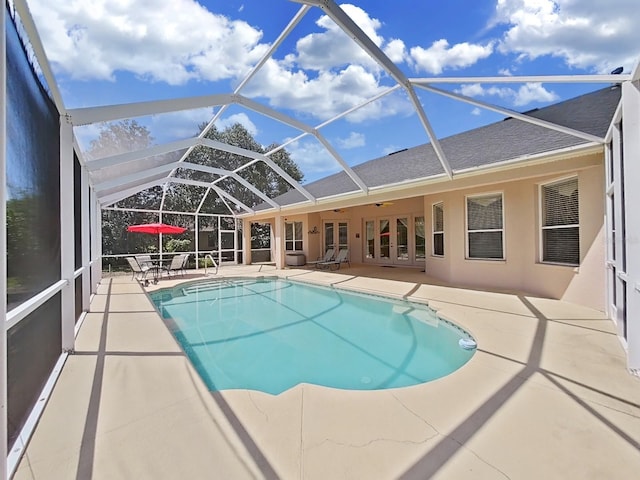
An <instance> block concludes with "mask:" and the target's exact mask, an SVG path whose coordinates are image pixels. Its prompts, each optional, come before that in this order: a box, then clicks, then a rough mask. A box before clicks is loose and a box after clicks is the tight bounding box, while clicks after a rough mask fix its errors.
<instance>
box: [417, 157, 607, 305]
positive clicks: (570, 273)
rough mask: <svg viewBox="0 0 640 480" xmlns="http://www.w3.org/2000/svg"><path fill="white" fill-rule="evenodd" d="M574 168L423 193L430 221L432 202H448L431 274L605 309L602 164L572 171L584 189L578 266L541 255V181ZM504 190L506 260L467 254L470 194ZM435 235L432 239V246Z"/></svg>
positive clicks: (430, 262) (428, 265) (464, 283)
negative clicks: (546, 259) (442, 238)
mask: <svg viewBox="0 0 640 480" xmlns="http://www.w3.org/2000/svg"><path fill="white" fill-rule="evenodd" d="M571 174H572V173H570V172H563V173H562V174H553V175H547V176H542V177H538V178H533V179H527V180H521V181H513V182H505V183H498V184H492V185H486V186H482V187H475V188H467V189H462V190H457V191H453V192H445V193H440V194H435V195H426V196H425V197H424V204H425V213H426V217H427V218H428V221H427V225H428V226H429V227H430V225H431V206H432V204H433V203H436V202H444V218H445V256H444V258H436V257H433V256H431V255H428V256H427V262H426V272H427V274H428V275H430V276H433V277H436V278H441V279H443V280H446V281H448V282H452V283H455V284H457V285H460V286H466V287H479V288H481V287H484V288H486V287H490V288H497V289H505V290H515V291H522V292H527V293H530V294H534V295H541V296H545V297H552V298H557V299H563V300H567V301H571V302H575V303H579V304H582V305H587V306H590V307H593V308H597V309H599V310H604V305H605V299H604V293H605V275H604V273H605V270H604V234H603V224H604V202H603V198H604V191H603V189H604V183H603V174H602V168H601V166H596V167H590V168H586V169H583V170H579V171H576V172H573V174H577V176H578V185H579V191H580V257H581V265H580V266H579V267H571V266H561V265H549V264H543V263H541V262H540V261H539V243H540V240H539V238H540V232H539V225H540V220H539V199H538V196H539V185H540V184H541V183H547V182H550V181H554V180H557V179H559V178H564V177H566V176H568V175H571ZM497 192H502V194H503V202H504V203H503V210H504V229H505V245H504V254H505V260H495V261H494V260H469V259H466V258H465V257H466V243H465V242H466V230H465V197H466V196H467V195H475V194H482V193H497ZM430 243H431V242H430V239H428V244H429V252H430Z"/></svg>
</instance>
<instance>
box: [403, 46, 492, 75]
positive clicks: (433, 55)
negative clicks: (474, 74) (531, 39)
mask: <svg viewBox="0 0 640 480" xmlns="http://www.w3.org/2000/svg"><path fill="white" fill-rule="evenodd" d="M409 53H410V55H411V59H412V60H413V61H414V63H415V66H416V68H417V70H418V71H425V72H428V73H430V74H432V75H439V74H441V73H442V72H443V71H444V70H445V69H460V68H466V67H469V66H471V65H473V64H475V63H476V62H478V60H481V59H483V58H487V57H488V56H489V55H491V54H492V53H493V43H488V44H487V45H476V44H471V43H467V42H464V43H458V44H456V45H453V46H452V47H450V46H449V42H448V41H447V40H445V39H440V40H437V41H435V42H433V44H432V45H431V46H430V47H429V48H426V49H425V48H422V47H420V46H418V47H412V48H411V49H410V50H409Z"/></svg>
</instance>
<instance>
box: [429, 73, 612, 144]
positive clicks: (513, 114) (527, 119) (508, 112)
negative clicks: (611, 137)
mask: <svg viewBox="0 0 640 480" xmlns="http://www.w3.org/2000/svg"><path fill="white" fill-rule="evenodd" d="M417 87H418V88H422V89H423V90H427V91H429V92H433V93H437V94H438V95H442V96H445V97H449V98H453V99H454V100H459V101H461V102H465V103H469V104H471V105H475V106H477V107H480V108H485V109H487V110H492V111H494V112H497V113H501V114H503V115H506V116H508V117H513V118H517V119H518V120H522V121H523V122H527V123H532V124H534V125H538V126H539V127H544V128H548V129H550V130H555V131H557V132H562V133H566V134H567V135H572V136H574V137H578V138H583V139H585V140H588V141H590V142H595V143H604V140H605V139H604V138H601V137H598V136H596V135H591V134H589V133H585V132H581V131H580V130H575V129H573V128H569V127H565V126H562V125H558V124H557V123H552V122H547V121H545V120H541V119H539V118H535V117H531V116H529V115H524V114H522V113H518V112H514V111H513V110H509V109H507V108H502V107H498V106H496V105H492V104H490V103H486V102H482V101H480V100H475V99H473V98H470V97H465V96H464V95H460V94H457V93H453V92H449V91H447V90H441V89H439V88H434V87H430V86H428V85H417Z"/></svg>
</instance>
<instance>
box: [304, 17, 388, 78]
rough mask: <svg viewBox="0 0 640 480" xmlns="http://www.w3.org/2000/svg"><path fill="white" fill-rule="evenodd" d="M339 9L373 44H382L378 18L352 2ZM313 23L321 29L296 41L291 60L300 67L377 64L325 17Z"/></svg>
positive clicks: (317, 68) (324, 68)
mask: <svg viewBox="0 0 640 480" xmlns="http://www.w3.org/2000/svg"><path fill="white" fill-rule="evenodd" d="M341 8H342V9H343V10H344V11H345V13H346V14H347V15H349V16H350V17H351V19H352V20H353V21H354V22H355V23H356V24H357V25H358V26H359V27H360V28H361V29H362V31H363V32H364V33H365V34H366V35H367V36H368V37H369V38H370V39H371V40H372V41H373V42H374V43H375V44H376V45H378V46H381V45H382V43H383V41H384V39H383V38H382V37H380V36H379V35H378V34H377V30H378V29H379V28H380V26H381V24H380V21H379V20H377V19H375V18H371V17H370V16H369V14H367V13H366V12H365V11H364V10H362V9H361V8H360V7H356V6H354V5H349V4H345V5H341ZM316 24H317V25H318V26H319V27H321V28H322V29H324V31H322V32H317V33H310V34H309V35H306V36H304V37H302V38H300V39H299V40H298V42H297V43H296V50H297V55H296V56H295V61H296V63H297V64H298V65H299V66H300V67H301V68H303V69H311V70H329V69H332V68H336V67H341V66H344V65H350V64H357V65H365V66H367V67H368V68H371V69H377V68H378V66H377V63H376V62H375V61H374V60H372V59H371V57H369V55H367V54H366V53H365V52H364V51H363V50H362V49H361V48H360V47H359V46H358V45H357V44H356V42H355V41H353V40H352V39H351V38H349V37H348V36H347V35H346V34H345V33H344V32H343V31H342V29H340V27H338V26H337V25H336V24H335V23H334V22H333V20H331V19H330V18H329V17H328V16H326V15H323V16H322V17H320V19H319V20H318V21H317V22H316Z"/></svg>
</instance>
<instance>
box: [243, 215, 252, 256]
mask: <svg viewBox="0 0 640 480" xmlns="http://www.w3.org/2000/svg"><path fill="white" fill-rule="evenodd" d="M251 224H252V222H251V220H249V219H247V218H244V219H242V233H243V235H242V263H243V264H245V265H251V262H252V260H251Z"/></svg>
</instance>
